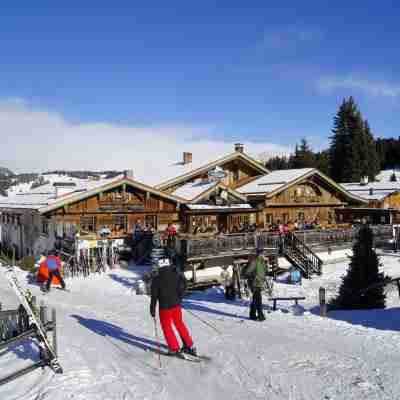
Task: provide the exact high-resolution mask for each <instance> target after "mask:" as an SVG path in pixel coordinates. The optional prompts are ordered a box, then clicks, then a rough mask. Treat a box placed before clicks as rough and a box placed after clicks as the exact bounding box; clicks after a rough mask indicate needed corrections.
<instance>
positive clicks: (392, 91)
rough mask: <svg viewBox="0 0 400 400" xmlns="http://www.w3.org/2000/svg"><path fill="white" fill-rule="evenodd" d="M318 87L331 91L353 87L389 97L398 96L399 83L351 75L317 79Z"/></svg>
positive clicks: (399, 92) (369, 93)
mask: <svg viewBox="0 0 400 400" xmlns="http://www.w3.org/2000/svg"><path fill="white" fill-rule="evenodd" d="M317 84H318V88H319V90H320V91H322V92H331V91H333V90H336V89H353V90H358V91H360V92H364V93H366V94H368V95H371V96H377V97H391V98H396V97H399V96H400V85H398V84H392V83H388V82H383V81H371V80H368V79H360V78H355V77H352V76H348V77H343V78H337V77H327V78H322V79H320V80H319V81H318V83H317Z"/></svg>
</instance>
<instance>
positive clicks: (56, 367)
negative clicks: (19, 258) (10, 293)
mask: <svg viewBox="0 0 400 400" xmlns="http://www.w3.org/2000/svg"><path fill="white" fill-rule="evenodd" d="M3 274H4V276H5V277H6V278H7V280H8V283H9V284H10V286H11V287H12V288H13V290H14V292H15V294H16V295H17V296H18V299H19V301H20V302H21V304H22V306H23V307H24V309H25V311H26V312H27V314H28V316H29V322H30V323H31V324H32V325H33V326H34V327H35V329H36V332H37V336H38V340H39V346H40V347H41V349H42V350H43V351H44V353H46V354H47V355H48V358H49V360H48V364H49V366H50V368H51V369H52V370H53V371H54V372H56V373H58V374H62V372H63V369H62V367H61V364H60V363H59V361H58V359H57V354H56V353H55V352H54V350H53V347H52V346H51V345H50V343H49V341H48V339H47V336H46V332H45V330H44V328H43V325H42V323H41V322H40V319H39V318H38V317H37V316H36V315H35V312H34V310H33V309H32V307H31V305H30V304H29V302H28V299H27V292H26V290H25V289H23V288H22V286H21V284H20V283H19V281H18V278H17V275H16V274H15V271H14V268H13V267H9V268H8V269H7V271H6V272H3Z"/></svg>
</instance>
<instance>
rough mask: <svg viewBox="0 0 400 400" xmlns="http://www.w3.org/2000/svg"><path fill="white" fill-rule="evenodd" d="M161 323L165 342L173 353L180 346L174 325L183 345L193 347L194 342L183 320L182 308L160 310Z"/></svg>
mask: <svg viewBox="0 0 400 400" xmlns="http://www.w3.org/2000/svg"><path fill="white" fill-rule="evenodd" d="M160 322H161V328H162V330H163V333H164V337H165V340H166V341H167V344H168V348H169V349H170V350H172V351H178V350H179V348H180V346H179V344H178V341H177V339H176V336H175V332H174V330H173V328H172V323H173V324H174V325H175V328H176V330H177V331H178V333H179V336H180V337H181V339H182V341H183V343H184V344H185V345H186V346H187V347H192V346H193V340H192V338H191V337H190V334H189V331H188V329H187V328H186V325H185V323H184V322H183V320H182V307H181V306H180V305H179V306H175V307H173V308H160Z"/></svg>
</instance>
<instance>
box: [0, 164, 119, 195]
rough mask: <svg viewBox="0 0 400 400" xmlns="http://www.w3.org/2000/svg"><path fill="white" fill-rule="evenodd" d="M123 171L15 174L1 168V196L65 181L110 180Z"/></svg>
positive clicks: (58, 171) (57, 171) (63, 171)
mask: <svg viewBox="0 0 400 400" xmlns="http://www.w3.org/2000/svg"><path fill="white" fill-rule="evenodd" d="M121 173H122V172H121V171H114V170H112V171H65V170H56V171H47V172H43V173H41V174H38V173H29V172H28V173H21V174H15V173H14V172H12V171H11V170H9V169H8V168H4V167H0V196H8V195H13V194H15V193H21V192H27V191H29V190H31V189H34V188H36V187H39V186H41V185H44V184H46V183H53V182H57V181H64V180H75V179H76V180H79V179H96V178H103V179H104V178H105V179H110V178H113V177H115V176H117V175H120V174H121Z"/></svg>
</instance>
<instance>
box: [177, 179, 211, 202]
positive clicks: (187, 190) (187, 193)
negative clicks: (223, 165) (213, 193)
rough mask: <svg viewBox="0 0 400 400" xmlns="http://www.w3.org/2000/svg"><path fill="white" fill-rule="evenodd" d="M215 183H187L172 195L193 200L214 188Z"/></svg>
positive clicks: (200, 181)
mask: <svg viewBox="0 0 400 400" xmlns="http://www.w3.org/2000/svg"><path fill="white" fill-rule="evenodd" d="M217 185H218V182H217V181H212V180H209V181H203V180H197V181H195V182H188V183H186V184H185V185H183V186H181V187H180V188H178V189H176V190H175V191H174V192H172V194H173V195H174V196H178V197H182V198H183V199H186V200H193V199H195V198H196V197H198V196H200V195H201V194H202V193H204V192H206V191H207V190H209V189H211V188H212V187H214V186H217Z"/></svg>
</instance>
